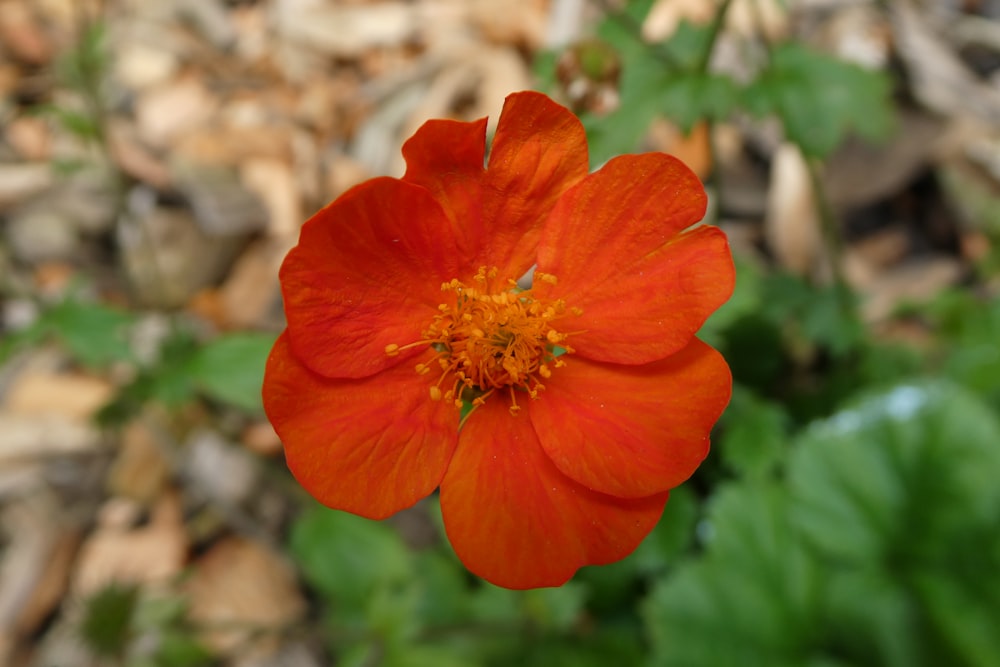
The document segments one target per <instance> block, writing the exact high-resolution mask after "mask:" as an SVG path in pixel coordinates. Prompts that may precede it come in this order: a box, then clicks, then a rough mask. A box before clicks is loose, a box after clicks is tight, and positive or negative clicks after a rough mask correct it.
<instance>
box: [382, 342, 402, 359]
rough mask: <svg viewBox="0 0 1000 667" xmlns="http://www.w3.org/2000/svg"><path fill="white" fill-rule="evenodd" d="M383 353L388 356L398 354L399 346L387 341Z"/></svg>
mask: <svg viewBox="0 0 1000 667" xmlns="http://www.w3.org/2000/svg"><path fill="white" fill-rule="evenodd" d="M385 353H386V354H387V355H389V356H390V357H395V356H396V355H397V354H399V346H398V345H396V344H395V343H389V344H388V345H386V346H385Z"/></svg>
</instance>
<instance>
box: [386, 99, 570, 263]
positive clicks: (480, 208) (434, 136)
mask: <svg viewBox="0 0 1000 667" xmlns="http://www.w3.org/2000/svg"><path fill="white" fill-rule="evenodd" d="M485 128H486V121H485V119H483V120H479V121H476V122H474V123H462V122H457V121H447V120H433V121H429V122H427V123H425V124H424V125H423V126H422V127H421V128H420V129H419V130H417V132H416V133H415V134H414V135H413V137H412V138H411V139H410V140H409V141H407V142H406V144H405V145H404V146H403V157H404V158H406V163H407V168H406V175H405V176H404V177H403V178H404V180H406V181H408V182H412V183H416V184H419V185H421V186H423V187H424V188H426V189H427V190H428V191H430V192H431V193H433V195H434V196H435V197H436V198H437V199H438V200H439V201H440V202H441V205H442V207H443V208H444V210H445V212H446V213H447V214H448V215H449V217H450V218H451V219H452V220H453V221H454V223H455V226H456V228H457V229H459V232H458V233H459V235H460V239H461V240H460V245H461V250H462V252H463V255H464V256H465V257H466V258H467V262H468V265H469V266H471V267H472V268H473V269H475V268H478V267H479V266H491V267H492V266H496V267H497V268H498V269H499V270H500V272H501V274H502V275H505V276H510V277H514V278H518V277H520V274H521V273H523V272H524V271H526V270H527V269H528V268H529V267H531V265H532V264H534V263H535V250H536V248H537V244H538V238H539V234H540V233H541V226H542V223H543V222H544V221H545V219H546V217H547V216H548V214H549V212H550V211H551V210H552V207H553V206H554V205H555V203H556V201H557V200H558V199H559V197H560V196H561V195H562V194H563V193H564V192H565V191H566V190H567V189H568V188H570V187H571V186H572V185H574V184H576V183H577V182H579V181H580V179H582V178H583V177H584V176H586V174H587V171H588V169H589V165H588V157H587V140H586V134H585V133H584V130H583V125H581V124H580V121H579V120H578V119H577V118H576V116H574V115H573V114H572V113H571V112H570V111H569V110H568V109H566V108H565V107H563V106H560V105H558V104H556V103H555V102H553V101H552V100H550V99H549V98H548V97H546V96H545V95H542V94H541V93H535V92H530V91H529V92H521V93H514V94H512V95H510V96H508V97H507V100H506V102H505V104H504V108H503V111H502V112H501V114H500V119H499V120H498V123H497V131H496V134H495V136H494V138H493V145H492V147H491V149H490V156H489V163H488V166H486V167H485V168H484V165H483V159H484V154H485V145H484V140H485Z"/></svg>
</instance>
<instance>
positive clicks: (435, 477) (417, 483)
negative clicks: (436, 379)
mask: <svg viewBox="0 0 1000 667" xmlns="http://www.w3.org/2000/svg"><path fill="white" fill-rule="evenodd" d="M263 395H264V410H265V412H266V413H267V416H268V419H270V420H271V424H272V425H273V426H274V429H275V431H276V432H277V433H278V435H279V436H280V437H281V441H282V442H283V443H284V446H285V457H286V460H287V463H288V467H289V469H290V470H291V471H292V474H293V475H295V478H296V479H297V480H298V481H299V483H300V484H301V485H302V486H303V487H304V488H305V489H306V490H307V491H309V493H310V494H312V495H313V496H314V497H315V498H316V499H317V500H319V501H320V502H321V503H323V504H325V505H328V506H329V507H333V508H335V509H340V510H345V511H348V512H353V513H354V514H359V515H361V516H365V517H368V518H370V519H384V518H385V517H387V516H390V515H392V514H394V513H395V512H398V511H399V510H401V509H404V508H407V507H410V506H411V505H413V504H414V503H416V502H417V501H418V500H420V499H421V498H424V497H426V496H427V495H429V494H430V493H431V492H432V491H434V489H435V488H437V486H438V485H439V484H440V482H441V478H442V477H443V476H444V472H445V469H446V468H447V466H448V461H449V460H450V459H451V455H452V452H453V451H454V450H455V446H456V443H457V441H458V435H457V428H458V420H457V415H456V412H455V408H454V406H452V405H451V404H450V403H447V402H445V401H432V400H431V399H430V396H429V394H428V382H427V379H426V378H425V377H421V376H419V375H417V373H416V372H415V371H414V369H413V367H412V366H411V365H410V364H400V365H397V366H395V367H393V368H391V369H389V370H387V371H385V372H383V373H380V374H378V375H375V376H373V377H369V378H365V379H362V380H333V379H329V378H325V377H323V376H321V375H318V374H316V373H313V372H312V371H310V370H309V369H308V368H306V367H305V366H304V365H303V364H301V363H300V362H299V360H298V359H297V358H296V357H295V355H294V354H293V353H292V351H291V348H290V347H289V345H288V337H287V335H284V334H283V335H281V336H280V337H279V338H278V340H277V342H276V343H275V344H274V349H273V350H272V351H271V356H270V357H269V358H268V360H267V368H266V371H265V374H264V391H263Z"/></svg>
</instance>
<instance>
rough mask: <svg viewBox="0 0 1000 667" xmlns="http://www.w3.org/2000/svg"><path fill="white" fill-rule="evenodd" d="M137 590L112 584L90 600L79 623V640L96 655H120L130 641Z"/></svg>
mask: <svg viewBox="0 0 1000 667" xmlns="http://www.w3.org/2000/svg"><path fill="white" fill-rule="evenodd" d="M138 602H139V589H138V588H136V587H135V586H131V585H119V584H111V585H109V586H107V587H106V588H103V589H101V590H99V591H98V592H96V593H94V594H93V595H92V596H91V597H89V598H88V599H87V600H86V602H85V605H84V613H83V620H82V621H81V623H80V638H81V639H83V641H84V643H86V645H87V647H88V648H89V649H90V650H91V651H93V652H94V653H95V654H96V655H99V656H103V657H115V656H122V655H124V654H125V652H126V651H127V649H128V645H129V642H130V641H131V638H132V631H133V617H134V615H135V610H136V607H137V605H138Z"/></svg>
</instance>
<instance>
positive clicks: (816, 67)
mask: <svg viewBox="0 0 1000 667" xmlns="http://www.w3.org/2000/svg"><path fill="white" fill-rule="evenodd" d="M890 93H891V83H890V81H889V78H888V76H887V75H886V74H885V73H883V72H878V71H874V70H869V69H865V68H863V67H860V66H858V65H855V64H852V63H847V62H844V61H841V60H838V59H836V58H833V57H831V56H828V55H825V54H822V53H817V52H815V51H811V50H809V49H807V48H805V47H804V46H802V45H801V44H798V43H796V42H786V43H783V44H779V45H777V46H775V48H774V49H773V51H772V53H771V60H770V62H769V63H768V65H767V67H766V68H765V70H764V71H763V72H761V74H760V76H759V77H758V78H757V79H756V80H755V81H754V82H753V83H752V84H751V85H750V86H749V87H748V90H747V91H746V93H745V95H744V104H745V105H746V107H747V108H748V110H750V111H751V112H752V113H755V114H757V115H764V114H771V113H773V114H776V115H777V116H778V117H779V118H780V119H781V121H782V123H783V125H784V128H785V134H786V136H787V137H788V139H789V140H790V141H792V142H794V143H796V144H798V146H799V147H800V148H801V149H802V151H803V153H805V154H806V155H808V156H811V157H818V158H823V157H825V156H827V155H829V154H830V152H832V151H833V149H834V148H836V147H837V146H838V145H839V144H840V142H841V141H842V140H843V138H844V136H845V134H846V133H847V132H849V131H855V132H857V133H858V134H860V135H861V136H863V137H865V138H868V139H871V140H880V139H884V138H885V137H887V136H888V134H889V132H890V131H891V129H892V127H893V122H894V121H893V117H892V104H891V101H890Z"/></svg>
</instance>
